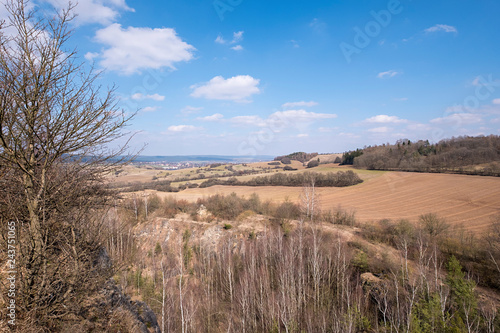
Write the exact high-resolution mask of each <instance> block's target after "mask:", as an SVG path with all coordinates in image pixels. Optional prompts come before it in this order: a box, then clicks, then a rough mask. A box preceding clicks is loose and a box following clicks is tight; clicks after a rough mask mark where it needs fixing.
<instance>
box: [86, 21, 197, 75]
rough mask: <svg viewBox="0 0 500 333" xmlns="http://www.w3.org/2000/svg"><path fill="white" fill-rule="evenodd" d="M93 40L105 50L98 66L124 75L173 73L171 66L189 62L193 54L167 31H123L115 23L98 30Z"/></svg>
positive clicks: (138, 29) (173, 31)
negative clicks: (151, 71)
mask: <svg viewBox="0 0 500 333" xmlns="http://www.w3.org/2000/svg"><path fill="white" fill-rule="evenodd" d="M95 40H96V41H97V42H99V43H101V44H104V45H106V47H107V48H106V49H105V50H103V52H102V54H101V58H102V60H101V61H100V64H101V66H103V67H105V68H108V69H110V70H114V71H118V72H121V73H124V74H127V75H130V74H133V73H140V72H141V70H144V69H147V68H154V69H159V68H163V67H168V68H170V69H175V66H174V64H175V63H177V62H181V61H189V60H191V59H192V58H193V52H194V51H195V50H196V49H195V48H194V47H193V46H192V45H189V44H188V43H186V42H183V41H182V39H181V38H179V37H178V36H177V33H176V32H175V30H174V29H171V28H161V29H151V28H135V27H128V28H126V29H123V28H122V26H121V25H120V24H117V23H115V24H112V25H110V26H108V27H106V28H104V29H100V30H98V31H97V32H96V36H95Z"/></svg>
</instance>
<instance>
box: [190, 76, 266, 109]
mask: <svg viewBox="0 0 500 333" xmlns="http://www.w3.org/2000/svg"><path fill="white" fill-rule="evenodd" d="M259 83H260V80H258V79H254V78H253V77H251V76H250V75H238V76H233V77H231V78H228V79H224V78H223V77H222V76H216V77H214V78H213V79H211V80H210V81H208V82H205V83H203V84H197V85H192V86H191V89H193V92H192V93H191V96H192V97H195V98H205V99H215V100H226V101H235V102H243V103H245V102H250V100H249V98H250V97H251V96H252V95H254V94H258V93H259V92H260V89H259V87H258V85H259Z"/></svg>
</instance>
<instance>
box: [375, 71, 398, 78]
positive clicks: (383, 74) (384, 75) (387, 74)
mask: <svg viewBox="0 0 500 333" xmlns="http://www.w3.org/2000/svg"><path fill="white" fill-rule="evenodd" d="M398 74H401V73H400V72H397V71H393V70H390V71H387V72H381V73H378V74H377V77H378V78H379V79H386V78H391V77H395V76H396V75H398Z"/></svg>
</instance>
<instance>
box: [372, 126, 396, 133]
mask: <svg viewBox="0 0 500 333" xmlns="http://www.w3.org/2000/svg"><path fill="white" fill-rule="evenodd" d="M390 130H391V129H390V128H389V127H386V126H382V127H375V128H371V129H369V130H368V132H370V133H388V132H389V131H390Z"/></svg>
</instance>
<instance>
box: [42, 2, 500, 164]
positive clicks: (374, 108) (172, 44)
mask: <svg viewBox="0 0 500 333" xmlns="http://www.w3.org/2000/svg"><path fill="white" fill-rule="evenodd" d="M39 2H41V0H40V1H39ZM45 2H48V3H51V4H53V5H55V6H62V5H64V4H67V2H65V1H59V0H47V1H45ZM75 11H76V13H77V14H78V15H79V16H78V17H77V19H76V20H75V22H74V28H75V32H74V36H73V39H72V40H71V44H72V46H76V47H77V49H78V52H79V55H80V57H81V59H82V60H85V61H91V62H94V63H95V66H96V67H97V68H99V69H101V68H102V69H105V72H104V74H103V76H102V78H101V80H102V84H103V85H105V86H109V85H112V84H113V83H114V84H116V86H117V90H116V92H117V96H118V97H119V98H120V106H121V107H122V108H123V109H124V110H125V112H134V111H137V110H139V111H138V113H137V115H136V117H135V118H134V119H133V120H132V122H131V123H130V126H129V127H128V129H129V130H130V131H132V132H136V135H135V137H134V138H133V141H132V143H131V146H132V148H135V149H137V148H138V147H141V146H142V145H144V144H147V147H146V148H145V150H144V151H143V154H145V155H188V154H226V155H251V154H259V155H261V154H266V155H277V154H284V153H290V152H293V151H307V152H342V151H345V150H348V149H353V148H356V147H363V146H365V145H373V144H381V143H385V142H395V141H396V140H397V139H400V138H409V139H412V140H415V139H429V140H430V141H433V142H436V141H439V140H441V139H443V138H446V137H451V136H458V135H481V134H484V135H489V134H497V135H498V134H500V131H499V128H500V63H499V62H500V57H499V55H500V52H499V51H500V36H499V32H500V19H499V14H500V3H499V2H498V1H496V0H481V1H477V0H475V1H473V0H453V1H451V0H446V1H427V0H422V1H419V0H413V1H410V0H401V1H396V0H390V1H387V0H385V1H378V0H377V1H374V0H337V1H319V0H318V1H301V0H288V1H263V0H251V1H250V0H215V1H214V0H182V1H170V0H168V1H166V0H162V1H156V0H154V1H137V0H80V1H79V6H78V7H77V8H76V10H75Z"/></svg>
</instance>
